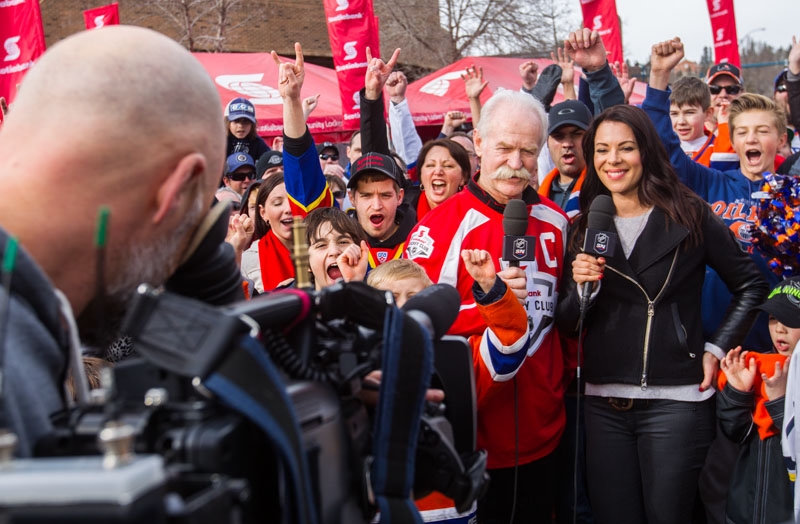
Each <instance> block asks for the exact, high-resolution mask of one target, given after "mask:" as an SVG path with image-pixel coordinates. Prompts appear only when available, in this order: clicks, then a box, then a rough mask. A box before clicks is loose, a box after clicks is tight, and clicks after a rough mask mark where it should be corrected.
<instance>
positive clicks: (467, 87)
mask: <svg viewBox="0 0 800 524" xmlns="http://www.w3.org/2000/svg"><path fill="white" fill-rule="evenodd" d="M461 79H462V80H464V93H466V95H467V98H468V99H469V111H470V113H472V127H478V122H479V121H480V119H481V93H483V90H484V89H486V86H488V85H489V82H488V81H486V80H484V79H483V68H482V67H475V66H474V65H473V66H471V67H468V68H467V71H466V73H465V74H463V75H461Z"/></svg>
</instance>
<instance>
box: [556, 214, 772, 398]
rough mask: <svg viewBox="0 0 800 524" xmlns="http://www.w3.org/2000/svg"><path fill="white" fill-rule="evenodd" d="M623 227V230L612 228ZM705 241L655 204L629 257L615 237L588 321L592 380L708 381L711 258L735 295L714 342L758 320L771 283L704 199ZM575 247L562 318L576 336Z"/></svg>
mask: <svg viewBox="0 0 800 524" xmlns="http://www.w3.org/2000/svg"><path fill="white" fill-rule="evenodd" d="M612 232H613V233H616V231H612ZM702 233H703V240H702V243H701V244H700V245H699V246H695V247H690V246H689V245H688V244H689V243H688V236H689V231H688V230H687V229H686V228H684V227H682V226H680V225H677V224H674V223H672V222H670V221H669V220H668V219H667V216H666V215H665V214H664V212H663V211H661V210H660V209H658V208H656V209H654V210H653V212H652V214H651V215H650V218H649V220H648V223H647V226H646V227H645V229H644V231H642V234H641V236H640V237H639V239H638V240H637V241H636V245H635V247H634V249H633V251H632V252H631V255H630V258H629V259H626V258H625V254H624V252H623V250H622V246H621V245H620V244H619V240H617V241H616V246H615V252H614V256H613V257H606V270H605V273H604V275H603V280H602V285H601V288H600V292H599V293H598V295H597V297H596V299H595V300H594V302H593V303H592V304H591V305H590V308H589V311H588V312H587V315H586V320H585V329H586V334H585V340H584V346H583V348H584V349H583V355H584V362H583V370H584V376H585V378H586V381H587V382H590V383H593V384H612V383H613V384H636V385H641V386H642V388H646V387H647V386H648V385H658V386H672V385H687V384H699V383H700V382H702V380H703V367H702V360H703V359H702V357H703V351H704V349H703V348H704V342H705V341H704V340H703V334H702V325H701V324H702V316H701V313H700V302H701V301H700V295H701V289H702V287H703V278H704V275H705V267H706V265H708V266H710V267H712V268H713V269H714V270H716V271H717V273H719V275H720V277H721V278H722V280H723V281H724V282H725V283H726V284H727V286H728V288H729V290H730V291H731V293H732V294H733V299H732V300H731V305H730V306H729V308H728V312H727V315H726V318H725V320H724V321H723V322H722V323H721V324H720V326H719V329H718V330H717V332H716V333H715V334H714V336H713V337H712V339H711V340H710V341H709V342H711V343H712V344H714V345H716V346H718V347H719V348H721V349H722V350H723V351H726V352H727V351H728V350H729V349H731V348H733V347H736V345H737V344H739V343H740V342H741V341H742V339H743V338H744V336H745V335H746V334H747V331H748V330H749V329H750V326H751V325H752V323H753V320H754V319H755V312H753V311H752V308H753V306H756V305H758V304H760V303H761V302H762V301H763V299H764V297H765V296H766V293H767V287H768V286H767V282H766V281H765V280H764V277H763V276H762V275H761V273H760V272H759V270H758V268H757V267H756V266H755V264H754V263H753V261H752V260H751V259H750V257H749V256H748V255H747V254H746V253H744V252H743V251H742V250H741V248H740V247H739V244H738V242H737V241H736V239H735V238H734V237H733V234H732V233H731V231H730V230H729V229H728V228H727V227H726V226H725V224H724V223H723V222H722V220H720V219H719V218H718V217H717V216H715V215H714V214H713V213H711V211H710V209H709V208H708V206H705V205H704V206H703V224H702ZM575 256H576V253H569V254H568V257H567V262H566V263H565V271H564V276H563V280H562V282H561V291H560V297H559V301H558V308H557V314H556V322H557V324H558V327H559V329H561V330H562V332H564V333H566V334H568V335H572V336H574V335H576V330H577V325H578V319H579V314H580V313H579V301H578V293H577V289H576V285H575V281H574V280H573V279H572V261H573V260H574V259H575Z"/></svg>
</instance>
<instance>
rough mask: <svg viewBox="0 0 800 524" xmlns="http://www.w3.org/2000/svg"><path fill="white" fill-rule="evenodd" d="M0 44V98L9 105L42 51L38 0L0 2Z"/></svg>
mask: <svg viewBox="0 0 800 524" xmlns="http://www.w3.org/2000/svg"><path fill="white" fill-rule="evenodd" d="M0 44H2V45H0V57H2V59H0V96H2V97H4V98H5V99H6V101H7V102H8V103H9V104H10V103H11V102H13V101H14V97H15V96H16V94H17V84H19V83H20V82H22V77H23V76H25V73H26V72H27V71H28V69H30V67H31V66H32V65H33V63H34V62H35V61H36V59H37V58H39V56H41V54H42V53H44V50H45V43H44V29H43V28H42V13H41V11H40V10H39V0H0Z"/></svg>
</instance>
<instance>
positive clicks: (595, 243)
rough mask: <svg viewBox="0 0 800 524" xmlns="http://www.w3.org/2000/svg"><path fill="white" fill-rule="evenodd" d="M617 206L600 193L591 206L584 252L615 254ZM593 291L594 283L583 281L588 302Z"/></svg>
mask: <svg viewBox="0 0 800 524" xmlns="http://www.w3.org/2000/svg"><path fill="white" fill-rule="evenodd" d="M616 214H617V208H616V207H614V201H613V200H611V197H610V196H608V195H598V196H596V197H595V198H594V200H592V204H591V205H590V206H589V218H588V220H587V225H586V236H585V237H584V239H583V252H584V253H588V254H590V255H594V256H596V257H611V256H614V246H615V245H616V243H617V235H615V234H614V233H611V228H612V226H613V224H614V215H616ZM591 293H592V283H591V282H584V283H583V299H584V300H583V301H584V302H588V300H589V295H591Z"/></svg>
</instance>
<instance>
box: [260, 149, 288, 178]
mask: <svg viewBox="0 0 800 524" xmlns="http://www.w3.org/2000/svg"><path fill="white" fill-rule="evenodd" d="M273 167H283V153H281V152H280V151H276V150H274V149H273V150H272V151H267V152H266V153H264V154H263V155H261V158H259V159H258V162H256V174H258V178H261V177H262V176H264V173H265V172H266V171H267V169H271V168H273Z"/></svg>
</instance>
